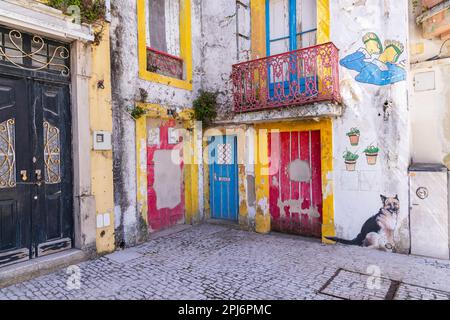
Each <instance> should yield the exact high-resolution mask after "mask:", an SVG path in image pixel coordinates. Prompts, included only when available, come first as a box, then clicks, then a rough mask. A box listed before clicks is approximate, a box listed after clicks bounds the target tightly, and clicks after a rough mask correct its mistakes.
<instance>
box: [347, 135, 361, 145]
mask: <svg viewBox="0 0 450 320" xmlns="http://www.w3.org/2000/svg"><path fill="white" fill-rule="evenodd" d="M349 138H350V144H351V145H352V146H357V145H358V144H359V136H358V135H352V136H349Z"/></svg>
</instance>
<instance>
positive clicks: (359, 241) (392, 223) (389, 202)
mask: <svg viewBox="0 0 450 320" xmlns="http://www.w3.org/2000/svg"><path fill="white" fill-rule="evenodd" d="M380 197H381V201H382V203H383V206H382V207H381V208H380V210H379V211H378V213H377V214H375V215H374V216H372V217H370V218H369V219H368V220H367V221H366V222H365V223H364V225H363V226H362V228H361V232H360V233H359V234H358V235H357V236H356V238H354V239H352V240H345V239H340V238H337V237H326V238H327V239H328V240H332V241H335V242H339V243H343V244H350V245H356V246H361V247H368V248H375V249H379V250H384V251H393V250H394V247H395V243H394V232H395V229H396V227H397V219H398V215H399V211H400V201H399V199H398V196H397V195H395V196H394V197H386V196H383V195H380Z"/></svg>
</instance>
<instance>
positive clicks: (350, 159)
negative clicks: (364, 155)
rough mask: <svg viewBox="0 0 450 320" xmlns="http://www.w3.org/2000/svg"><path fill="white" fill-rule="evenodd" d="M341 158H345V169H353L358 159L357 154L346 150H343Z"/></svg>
mask: <svg viewBox="0 0 450 320" xmlns="http://www.w3.org/2000/svg"><path fill="white" fill-rule="evenodd" d="M343 158H344V160H345V166H346V168H347V171H355V169H356V161H357V160H358V158H359V155H357V154H356V153H353V152H351V151H348V150H347V151H345V152H344V156H343Z"/></svg>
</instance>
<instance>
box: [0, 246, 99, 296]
mask: <svg viewBox="0 0 450 320" xmlns="http://www.w3.org/2000/svg"><path fill="white" fill-rule="evenodd" d="M90 258H91V255H90V254H89V253H88V252H86V251H82V250H77V249H70V250H67V251H63V252H58V253H55V254H52V255H48V256H45V257H40V258H36V259H31V260H28V261H25V262H21V263H16V264H12V265H10V266H7V267H4V268H0V289H1V288H5V287H8V286H11V285H13V284H17V283H19V282H23V281H27V280H31V279H33V278H36V277H40V276H44V275H47V274H50V273H52V272H54V271H56V270H58V269H61V268H65V267H68V266H70V265H74V264H78V263H80V262H83V261H86V260H89V259H90Z"/></svg>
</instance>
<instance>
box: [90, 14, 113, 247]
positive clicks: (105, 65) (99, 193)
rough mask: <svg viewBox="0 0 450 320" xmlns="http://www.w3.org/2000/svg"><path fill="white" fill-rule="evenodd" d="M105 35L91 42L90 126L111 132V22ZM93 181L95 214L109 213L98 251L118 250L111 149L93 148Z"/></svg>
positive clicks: (99, 240)
mask: <svg viewBox="0 0 450 320" xmlns="http://www.w3.org/2000/svg"><path fill="white" fill-rule="evenodd" d="M103 35H104V36H103V38H102V40H101V41H100V43H99V44H98V45H93V46H92V78H91V79H90V80H89V102H90V103H89V110H90V128H91V132H94V131H106V132H111V133H112V129H113V124H112V105H111V100H112V97H111V62H110V58H109V57H110V43H109V23H104V26H103ZM99 81H103V87H104V89H102V88H100V87H99V86H98V83H99ZM92 143H93V140H92ZM91 184H92V194H93V196H94V197H95V207H96V208H95V210H96V215H97V216H99V215H102V216H103V217H105V216H106V219H105V218H103V221H104V222H106V221H108V215H109V225H108V226H105V227H103V228H98V229H97V237H96V245H97V252H98V253H107V252H112V251H114V250H115V245H114V243H115V238H114V193H113V154H112V150H108V151H95V150H93V148H91Z"/></svg>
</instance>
